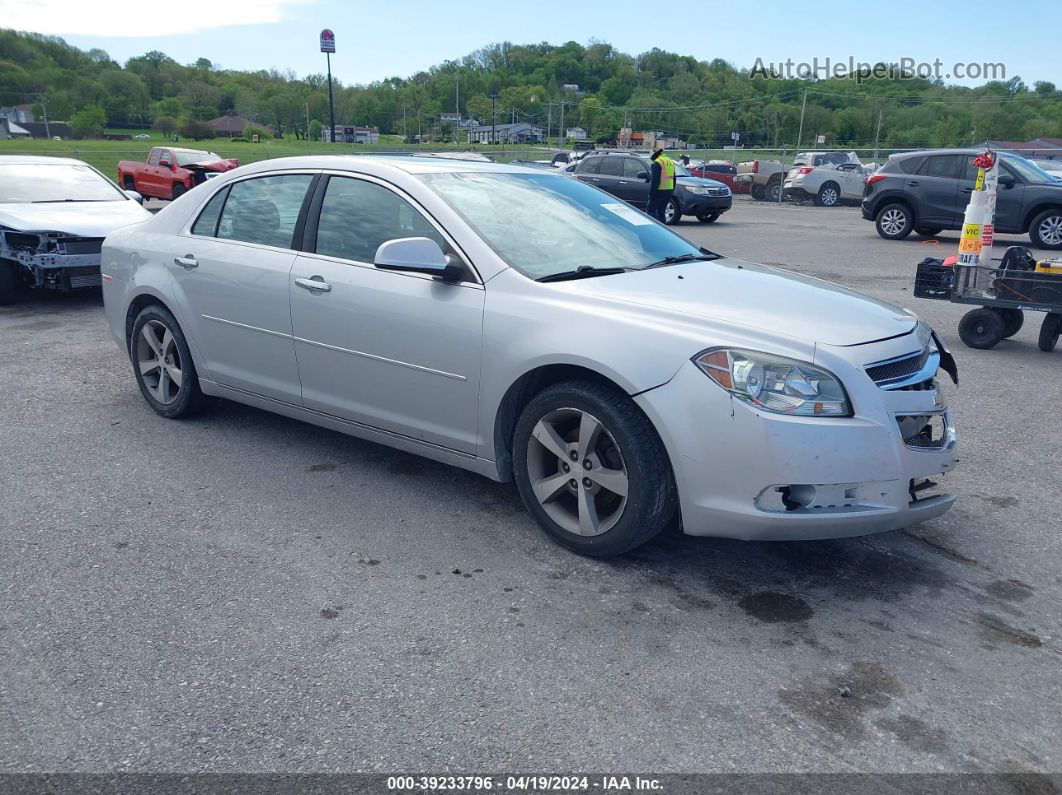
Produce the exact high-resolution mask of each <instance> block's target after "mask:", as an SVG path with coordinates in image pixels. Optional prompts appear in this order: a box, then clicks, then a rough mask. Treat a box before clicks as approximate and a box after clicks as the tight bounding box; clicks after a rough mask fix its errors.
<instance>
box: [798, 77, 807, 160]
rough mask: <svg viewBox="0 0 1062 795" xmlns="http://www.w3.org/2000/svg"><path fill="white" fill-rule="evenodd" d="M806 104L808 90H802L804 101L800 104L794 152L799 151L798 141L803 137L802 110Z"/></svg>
mask: <svg viewBox="0 0 1062 795" xmlns="http://www.w3.org/2000/svg"><path fill="white" fill-rule="evenodd" d="M807 104H808V90H807V89H806V88H805V89H804V101H803V102H801V103H800V129H799V130H797V140H796V150H795V151H798V152H799V151H800V139H801V138H802V137H803V135H804V108H805V107H807Z"/></svg>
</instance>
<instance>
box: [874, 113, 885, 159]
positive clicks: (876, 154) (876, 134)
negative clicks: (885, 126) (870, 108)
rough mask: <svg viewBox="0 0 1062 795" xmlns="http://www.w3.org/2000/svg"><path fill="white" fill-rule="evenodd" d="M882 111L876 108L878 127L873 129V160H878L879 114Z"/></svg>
mask: <svg viewBox="0 0 1062 795" xmlns="http://www.w3.org/2000/svg"><path fill="white" fill-rule="evenodd" d="M883 112H884V111H883V110H882V109H881V108H878V128H877V130H875V131H874V162H875V163H877V162H878V141H879V140H880V139H881V115H882V113H883Z"/></svg>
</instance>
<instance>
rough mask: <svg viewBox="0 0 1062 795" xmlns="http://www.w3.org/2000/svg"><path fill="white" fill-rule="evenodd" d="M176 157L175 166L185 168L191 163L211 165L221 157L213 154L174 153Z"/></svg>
mask: <svg viewBox="0 0 1062 795" xmlns="http://www.w3.org/2000/svg"><path fill="white" fill-rule="evenodd" d="M174 154H175V155H176V156H177V165H179V166H187V165H191V164H192V163H211V162H213V161H215V160H221V155H218V154H214V153H213V152H174Z"/></svg>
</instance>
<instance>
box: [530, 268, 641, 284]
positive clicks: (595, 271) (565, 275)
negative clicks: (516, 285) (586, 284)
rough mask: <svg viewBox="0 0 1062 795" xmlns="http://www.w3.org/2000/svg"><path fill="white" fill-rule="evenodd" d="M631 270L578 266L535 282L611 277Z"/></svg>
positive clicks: (539, 278)
mask: <svg viewBox="0 0 1062 795" xmlns="http://www.w3.org/2000/svg"><path fill="white" fill-rule="evenodd" d="M629 270H631V268H595V267H594V266H593V265H580V266H579V267H578V268H576V269H575V270H573V271H560V272H559V273H550V274H547V275H546V276H539V277H538V278H537V279H535V281H536V282H565V281H571V280H572V279H589V278H590V277H591V276H611V275H613V274H615V273H626V272H627V271H629Z"/></svg>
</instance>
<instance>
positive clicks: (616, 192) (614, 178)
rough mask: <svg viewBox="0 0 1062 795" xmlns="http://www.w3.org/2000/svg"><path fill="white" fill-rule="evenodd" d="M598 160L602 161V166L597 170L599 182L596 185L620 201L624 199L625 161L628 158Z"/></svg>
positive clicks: (602, 158)
mask: <svg viewBox="0 0 1062 795" xmlns="http://www.w3.org/2000/svg"><path fill="white" fill-rule="evenodd" d="M598 159H599V160H600V161H601V165H600V166H599V167H598V170H597V182H595V183H594V184H595V185H597V187H599V188H601V190H606V191H608V192H609V193H611V194H612V195H613V196H615V197H617V198H619V199H622V198H624V196H623V188H624V184H623V161H624V160H626V159H627V158H625V157H601V158H598Z"/></svg>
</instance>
